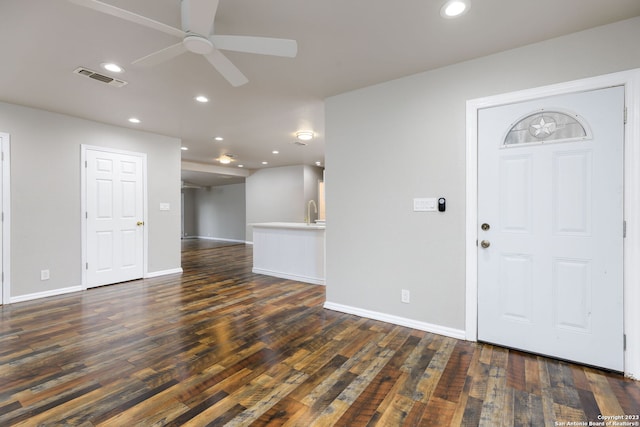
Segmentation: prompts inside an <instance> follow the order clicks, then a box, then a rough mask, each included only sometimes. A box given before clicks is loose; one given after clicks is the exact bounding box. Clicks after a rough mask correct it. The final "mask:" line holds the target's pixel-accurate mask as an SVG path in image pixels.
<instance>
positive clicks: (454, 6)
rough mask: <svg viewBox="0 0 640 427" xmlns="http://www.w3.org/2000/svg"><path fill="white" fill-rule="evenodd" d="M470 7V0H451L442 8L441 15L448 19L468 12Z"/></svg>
mask: <svg viewBox="0 0 640 427" xmlns="http://www.w3.org/2000/svg"><path fill="white" fill-rule="evenodd" d="M470 7H471V3H470V0H449V1H447V2H446V3H445V4H443V5H442V8H440V15H441V16H442V17H443V18H447V19H450V18H457V17H458V16H461V15H464V14H465V13H467V11H468V10H469V8H470Z"/></svg>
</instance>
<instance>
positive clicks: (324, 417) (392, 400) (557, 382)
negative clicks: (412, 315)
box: [0, 240, 640, 427]
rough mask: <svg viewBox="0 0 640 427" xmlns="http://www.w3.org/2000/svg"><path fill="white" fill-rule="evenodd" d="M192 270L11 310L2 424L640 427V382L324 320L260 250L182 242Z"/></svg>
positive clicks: (355, 322) (312, 297)
mask: <svg viewBox="0 0 640 427" xmlns="http://www.w3.org/2000/svg"><path fill="white" fill-rule="evenodd" d="M183 268H184V270H185V271H184V274H183V275H174V276H166V277H160V278H154V279H146V280H140V281H135V282H129V283H123V284H118V285H112V286H106V287H101V288H96V289H92V290H88V291H85V292H78V293H75V294H69V295H65V296H59V297H52V298H46V299H41V300H36V301H30V302H25V303H18V304H13V305H7V306H3V307H1V308H0V426H13V425H20V426H118V427H119V426H162V425H166V426H181V425H185V426H223V425H227V426H304V427H307V426H333V425H337V426H349V427H357V426H385V427H386V426H459V425H465V426H478V425H480V426H500V425H503V426H512V425H513V426H524V425H530V426H542V425H546V426H554V425H571V424H570V423H572V422H573V423H575V422H584V423H585V424H584V425H588V423H589V422H597V421H599V416H600V415H608V416H611V415H613V416H621V415H629V416H634V415H638V414H640V384H639V383H638V382H635V381H631V380H628V379H625V378H623V377H621V376H620V375H618V374H613V373H608V372H603V371H599V370H595V369H591V368H586V367H582V366H578V365H573V364H569V363H566V362H561V361H556V360H552V359H547V358H544V357H539V356H535V355H530V354H525V353H521V352H517V351H510V350H507V349H504V348H499V347H494V346H491V345H486V344H477V343H470V342H465V341H459V340H455V339H451V338H447V337H443V336H439V335H434V334H430V333H426V332H422V331H417V330H413V329H409V328H405V327H400V326H395V325H390V324H386V323H382V322H378V321H373V320H368V319H363V318H359V317H356V316H352V315H346V314H341V313H337V312H333V311H329V310H325V309H323V308H322V304H323V302H324V300H325V293H324V291H325V289H324V287H322V286H314V285H308V284H303V283H297V282H293V281H287V280H281V279H277V278H272V277H267V276H260V275H256V274H253V273H252V272H251V247H250V246H245V245H232V246H220V245H218V244H215V243H214V242H208V241H198V240H186V241H185V242H184V252H183ZM628 421H630V422H637V421H638V420H637V419H636V420H628ZM563 423H564V424H563ZM574 425H576V424H574ZM629 425H634V424H629ZM635 425H638V424H635Z"/></svg>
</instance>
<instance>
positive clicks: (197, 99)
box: [194, 95, 209, 104]
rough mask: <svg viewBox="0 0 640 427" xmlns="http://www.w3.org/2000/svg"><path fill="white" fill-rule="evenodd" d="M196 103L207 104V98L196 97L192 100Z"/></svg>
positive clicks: (202, 96)
mask: <svg viewBox="0 0 640 427" xmlns="http://www.w3.org/2000/svg"><path fill="white" fill-rule="evenodd" d="M194 99H195V100H196V101H198V102H201V103H203V104H206V103H207V102H209V98H207V97H206V96H204V95H198V96H196V97H195V98H194Z"/></svg>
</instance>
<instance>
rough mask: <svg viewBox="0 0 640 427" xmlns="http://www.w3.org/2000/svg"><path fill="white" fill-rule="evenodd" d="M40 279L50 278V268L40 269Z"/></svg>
mask: <svg viewBox="0 0 640 427" xmlns="http://www.w3.org/2000/svg"><path fill="white" fill-rule="evenodd" d="M40 280H49V270H40Z"/></svg>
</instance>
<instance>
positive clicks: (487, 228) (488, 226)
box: [480, 222, 491, 231]
mask: <svg viewBox="0 0 640 427" xmlns="http://www.w3.org/2000/svg"><path fill="white" fill-rule="evenodd" d="M480 228H482V230H483V231H487V230H489V229H490V228H491V226H490V225H489V224H487V223H486V222H485V223H484V224H482V225H481V226H480Z"/></svg>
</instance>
